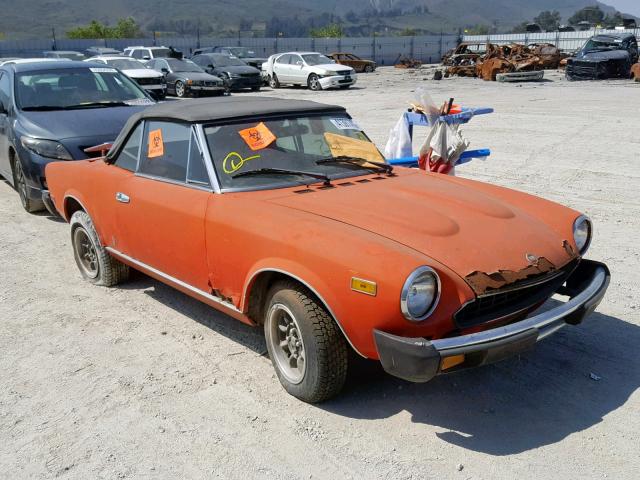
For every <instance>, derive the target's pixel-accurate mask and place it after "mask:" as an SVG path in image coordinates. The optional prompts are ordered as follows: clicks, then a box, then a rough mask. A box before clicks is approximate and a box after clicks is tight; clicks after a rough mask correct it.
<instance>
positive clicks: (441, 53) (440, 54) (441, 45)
mask: <svg viewBox="0 0 640 480" xmlns="http://www.w3.org/2000/svg"><path fill="white" fill-rule="evenodd" d="M443 41H444V37H443V36H442V30H440V53H439V57H438V63H439V62H441V61H442V57H444V52H443V51H442V48H443V47H444V45H443Z"/></svg>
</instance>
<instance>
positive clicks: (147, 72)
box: [122, 68, 162, 78]
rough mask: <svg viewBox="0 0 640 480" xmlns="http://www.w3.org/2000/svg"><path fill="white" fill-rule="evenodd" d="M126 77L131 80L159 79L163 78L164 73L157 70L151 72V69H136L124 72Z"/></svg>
mask: <svg viewBox="0 0 640 480" xmlns="http://www.w3.org/2000/svg"><path fill="white" fill-rule="evenodd" d="M122 71H123V72H124V73H125V75H127V76H128V77H131V78H158V77H161V76H162V73H160V72H158V71H157V70H151V69H149V68H134V69H132V70H122Z"/></svg>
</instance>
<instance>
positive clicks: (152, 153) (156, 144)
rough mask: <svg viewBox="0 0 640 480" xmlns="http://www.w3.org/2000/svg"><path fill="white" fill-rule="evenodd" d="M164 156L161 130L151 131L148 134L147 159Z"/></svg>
mask: <svg viewBox="0 0 640 480" xmlns="http://www.w3.org/2000/svg"><path fill="white" fill-rule="evenodd" d="M163 155H164V142H163V141H162V130H161V129H157V130H151V131H150V132H149V151H148V152H147V157H148V158H155V157H161V156H163Z"/></svg>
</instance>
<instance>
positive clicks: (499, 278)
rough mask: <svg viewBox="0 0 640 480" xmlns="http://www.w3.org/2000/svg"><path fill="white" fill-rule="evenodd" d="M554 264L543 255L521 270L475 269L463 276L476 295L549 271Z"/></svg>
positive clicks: (554, 267)
mask: <svg viewBox="0 0 640 480" xmlns="http://www.w3.org/2000/svg"><path fill="white" fill-rule="evenodd" d="M555 269H556V266H555V265H554V264H553V263H551V262H550V261H549V260H547V259H546V258H544V257H540V258H538V260H537V261H536V262H535V263H533V264H531V265H528V266H527V267H525V268H523V269H522V270H518V271H513V270H498V271H497V272H493V273H485V272H479V271H477V270H476V271H475V272H472V273H470V274H469V275H467V276H466V277H465V279H466V280H467V283H468V284H469V285H470V286H471V288H472V289H473V291H474V292H475V293H476V294H477V295H483V294H485V293H487V292H489V291H491V290H497V289H499V288H503V287H505V286H507V285H510V284H512V283H515V282H519V281H522V280H526V279H528V278H531V277H534V276H538V275H540V274H543V273H547V272H551V271H553V270H555Z"/></svg>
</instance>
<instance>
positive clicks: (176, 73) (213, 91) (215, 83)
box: [147, 58, 227, 97]
mask: <svg viewBox="0 0 640 480" xmlns="http://www.w3.org/2000/svg"><path fill="white" fill-rule="evenodd" d="M147 66H149V67H150V68H153V69H154V70H156V71H159V72H161V73H162V74H163V75H164V79H165V82H166V83H167V93H168V94H170V95H175V96H176V97H187V96H189V95H193V96H200V95H222V94H224V93H225V91H227V88H226V87H225V84H224V82H223V81H222V79H221V78H219V77H216V76H215V75H211V74H209V73H207V72H205V71H204V70H203V69H202V68H200V67H199V66H198V65H196V64H195V63H193V62H192V61H191V60H178V59H176V58H156V59H155V60H149V61H148V62H147Z"/></svg>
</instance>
